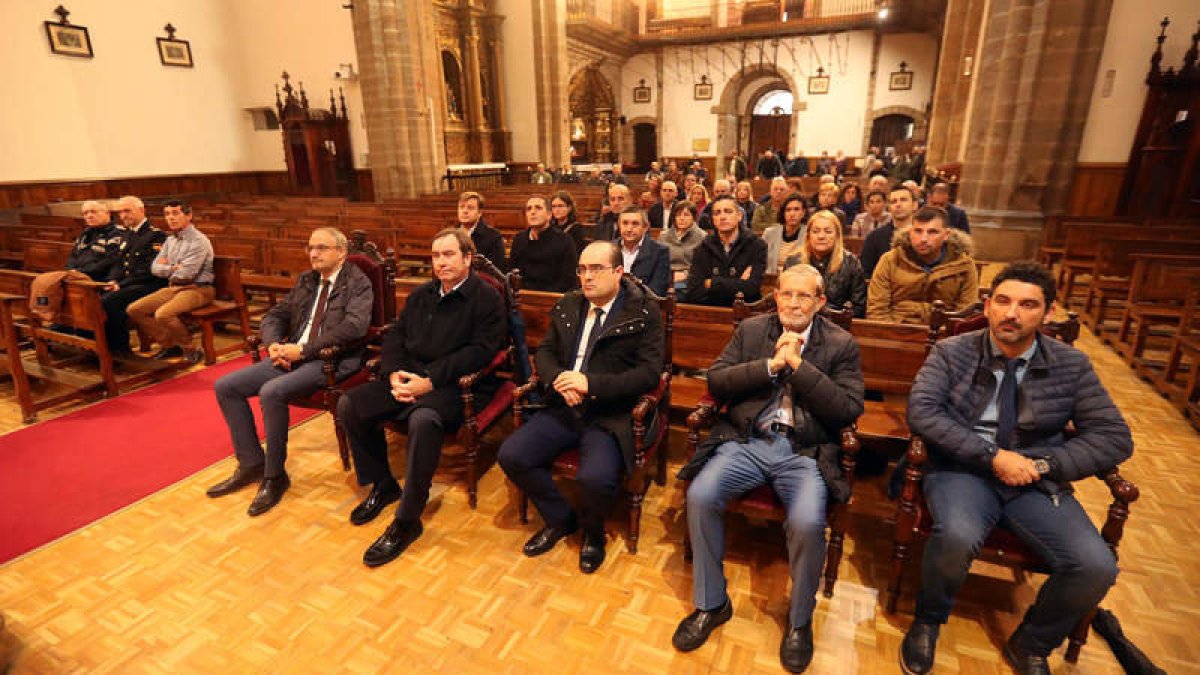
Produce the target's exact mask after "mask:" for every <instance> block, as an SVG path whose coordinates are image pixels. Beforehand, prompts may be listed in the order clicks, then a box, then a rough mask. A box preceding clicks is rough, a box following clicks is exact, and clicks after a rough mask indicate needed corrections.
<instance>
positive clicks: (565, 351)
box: [499, 242, 666, 574]
mask: <svg viewBox="0 0 1200 675" xmlns="http://www.w3.org/2000/svg"><path fill="white" fill-rule="evenodd" d="M623 272H624V269H623V268H622V266H621V252H620V250H619V248H618V247H617V245H616V244H613V243H612V242H595V243H592V244H590V245H588V247H587V248H585V249H584V250H583V253H582V254H581V255H580V257H579V266H578V273H579V281H580V284H581V286H582V290H575V291H571V292H569V293H567V294H566V295H565V296H563V298H562V299H561V300H559V301H558V303H557V304H555V306H554V309H553V310H551V312H550V327H549V329H548V330H547V331H546V336H545V338H543V340H542V343H541V345H539V346H538V351H537V356H536V357H535V360H534V363H535V365H536V367H537V374H538V378H539V379H540V381H541V383H542V385H543V387H544V389H545V391H546V392H547V397H548V407H547V408H546V409H545V410H543V411H541V412H539V413H537V414H536V415H534V416H533V418H532V419H530V420H529V421H528V422H527V423H525V424H524V425H523V426H521V428H519V429H517V430H516V431H515V432H514V433H513V434H512V435H511V436H509V437H508V439H506V440H505V441H504V443H503V445H501V446H500V455H499V463H500V466H501V467H502V468H503V469H504V473H505V474H507V475H508V477H509V479H511V480H512V481H513V483H515V484H516V485H517V486H518V487H520V488H521V490H523V491H524V492H525V494H527V495H528V496H529V498H530V499H531V500H532V501H533V504H534V506H536V507H537V509H538V512H539V513H541V515H542V521H543V522H544V523H545V527H543V528H542V529H541V530H539V531H538V532H537V534H535V535H533V537H532V538H530V539H529V541H527V542H526V543H525V549H524V550H525V555H527V556H530V557H533V556H538V555H541V554H543V553H546V552H547V551H549V550H550V549H552V548H554V545H555V544H556V543H557V542H558V541H559V540H560V539H562V538H563V537H566V536H567V535H569V534H571V533H572V532H574V531H575V530H577V529H579V528H581V527H582V528H583V546H582V548H580V550H579V568H580V570H582V571H583V572H584V573H585V574H591V573H592V572H595V571H596V569H597V568H599V567H600V565H601V564H602V563H603V562H604V517H605V516H606V515H607V514H608V512H609V510H610V509H611V507H612V505H613V502H614V501H615V500H616V498H617V496H618V493H619V490H620V487H621V474H622V472H628V471H631V470H632V468H633V454H634V447H633V422H632V418H631V412H632V410H633V406H634V405H635V404H636V403H637V400H638V397H640V396H641V395H643V394H645V393H647V392H650V391H652V390H653V389H654V388H655V386H657V383H658V379H659V374H660V373H661V372H662V368H663V332H662V318H661V314H660V310H659V306H658V303H657V302H655V301H654V300H653V299H651V298H650V297H649V296H648V295H647V294H646V293H645V291H644V290H642V289H641V288H640V287H639V286H638V284H637V283H635V282H634V281H632V280H629V279H622V274H623ZM659 423H662V424H665V423H666V420H660V421H659ZM573 447H578V448H579V450H580V466H579V472H578V474H577V475H576V480H577V481H578V483H579V492H580V507H579V513H578V515H576V513H575V511H573V510H572V509H571V507H570V505H569V504H568V503H567V501H566V499H564V498H563V495H562V493H560V492H559V490H558V488H557V487H556V486H555V484H554V479H553V478H552V477H551V473H550V468H551V465H552V464H553V462H554V459H555V458H556V457H558V455H560V454H561V453H563V452H564V451H566V450H568V449H569V448H573Z"/></svg>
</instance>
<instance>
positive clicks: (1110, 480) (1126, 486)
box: [1096, 467, 1141, 506]
mask: <svg viewBox="0 0 1200 675" xmlns="http://www.w3.org/2000/svg"><path fill="white" fill-rule="evenodd" d="M1096 477H1097V478H1099V479H1100V480H1102V481H1104V483H1105V484H1106V485H1108V491H1109V493H1111V494H1112V498H1113V501H1115V502H1120V503H1121V504H1124V505H1126V506H1128V505H1130V504H1132V503H1133V502H1136V501H1137V500H1138V497H1140V496H1141V491H1140V490H1139V489H1138V486H1136V485H1134V484H1133V483H1132V482H1130V481H1128V480H1125V478H1124V477H1123V476H1121V472H1120V471H1118V470H1117V468H1116V467H1113V468H1111V469H1109V470H1108V471H1105V472H1104V473H1101V474H1098V475H1097V476H1096Z"/></svg>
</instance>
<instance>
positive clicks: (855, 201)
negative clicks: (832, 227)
mask: <svg viewBox="0 0 1200 675" xmlns="http://www.w3.org/2000/svg"><path fill="white" fill-rule="evenodd" d="M838 206H839V207H841V209H842V212H843V213H845V214H846V220H844V221H843V222H842V226H843V227H845V226H846V225H847V224H849V223H853V222H854V217H855V216H857V215H858V214H859V213H862V209H863V205H862V190H861V189H860V188H859V187H858V183H846V185H845V186H844V187H843V188H842V197H841V200H840V201H839V203H838Z"/></svg>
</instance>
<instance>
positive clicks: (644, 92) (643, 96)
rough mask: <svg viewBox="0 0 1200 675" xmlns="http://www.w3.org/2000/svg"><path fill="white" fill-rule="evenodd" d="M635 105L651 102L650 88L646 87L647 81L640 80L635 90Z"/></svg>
mask: <svg viewBox="0 0 1200 675" xmlns="http://www.w3.org/2000/svg"><path fill="white" fill-rule="evenodd" d="M633 102H634V103H649V102H650V87H647V86H646V81H645V80H638V86H636V87H634V88H633Z"/></svg>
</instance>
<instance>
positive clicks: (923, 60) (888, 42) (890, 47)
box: [875, 33, 938, 111]
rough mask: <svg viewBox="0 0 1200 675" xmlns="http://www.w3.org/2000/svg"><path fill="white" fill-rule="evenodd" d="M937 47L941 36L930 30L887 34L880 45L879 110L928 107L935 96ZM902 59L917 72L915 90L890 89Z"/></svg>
mask: <svg viewBox="0 0 1200 675" xmlns="http://www.w3.org/2000/svg"><path fill="white" fill-rule="evenodd" d="M937 49H938V44H937V38H935V37H934V36H932V35H928V34H926V33H895V34H891V33H889V34H887V35H884V36H883V40H882V42H881V43H880V45H879V66H878V68H879V72H878V73H877V74H876V77H875V109H876V110H878V109H880V108H887V107H890V106H907V107H909V108H916V109H917V110H922V111H923V110H925V106H926V105H928V104H929V99H930V97H932V96H933V75H934V72H933V70H934V68H935V67H937ZM901 61H903V62H904V63H906V64H907V66H908V71H909V72H910V73H912V74H913V78H912V80H913V83H912V89H909V90H896V91H893V90H891V89H889V88H888V86H889V84H890V79H891V74H892V73H893V72H899V71H900V62H901Z"/></svg>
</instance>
